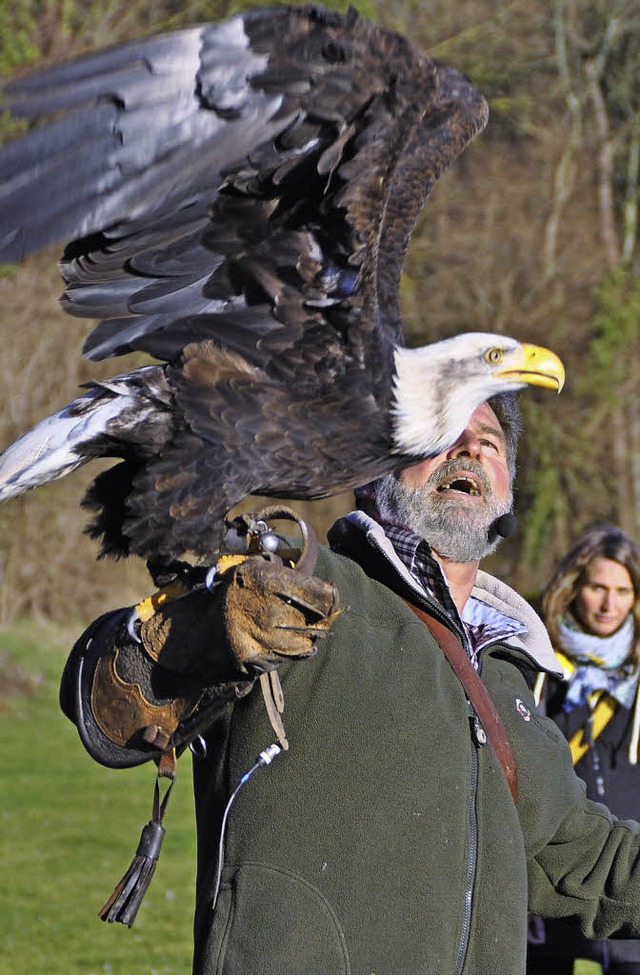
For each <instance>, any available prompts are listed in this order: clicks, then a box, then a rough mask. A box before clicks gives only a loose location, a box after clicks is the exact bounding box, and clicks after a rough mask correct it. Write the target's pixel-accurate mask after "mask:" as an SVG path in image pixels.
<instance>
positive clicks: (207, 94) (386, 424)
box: [0, 6, 487, 555]
mask: <svg viewBox="0 0 640 975" xmlns="http://www.w3.org/2000/svg"><path fill="white" fill-rule="evenodd" d="M3 94H4V96H5V97H4V105H5V106H6V107H8V108H9V109H10V111H12V112H13V113H14V114H15V115H17V116H22V117H24V118H25V119H28V120H29V121H30V126H31V127H30V130H29V131H28V132H27V134H26V135H24V136H22V137H20V138H18V139H17V140H16V141H14V142H13V143H10V144H9V145H8V146H5V147H3V148H2V150H0V228H2V231H1V232H2V234H3V236H2V237H0V260H2V261H5V262H6V261H12V260H18V259H21V258H22V257H24V256H25V255H26V254H28V253H30V252H32V251H34V250H36V249H38V248H40V247H42V246H44V245H45V244H48V243H50V242H53V241H55V240H60V241H65V242H66V248H65V252H64V255H63V264H62V267H63V274H64V277H65V280H66V284H67V290H66V293H65V296H64V303H65V306H66V308H67V310H68V311H70V312H71V313H72V314H74V315H79V316H83V317H89V318H92V319H95V318H97V319H100V320H101V321H100V324H99V325H98V326H97V327H96V328H95V329H94V331H93V332H92V333H91V335H90V336H89V338H88V340H87V343H86V346H85V352H86V354H87V355H88V356H89V357H91V358H95V359H102V358H105V357H109V356H114V355H119V354H123V353H125V352H129V351H134V350H137V351H144V352H147V353H149V354H150V355H152V356H154V357H155V358H157V359H160V360H164V362H166V363H167V364H168V365H167V366H166V367H165V375H166V379H167V383H168V389H169V390H170V397H171V406H170V408H169V411H168V415H169V422H165V421H166V420H167V416H166V415H165V416H164V418H163V423H162V432H163V436H162V442H161V444H157V443H156V442H155V440H154V438H153V436H151V434H150V436H149V442H148V443H146V442H145V443H143V442H142V441H141V434H140V430H139V429H138V428H136V431H135V442H132V441H133V439H134V438H132V437H131V435H130V434H131V430H130V429H129V428H128V427H127V426H126V423H128V422H129V421H128V420H127V421H126V422H125V421H122V422H120V421H118V422H116V420H113V419H110V420H109V425H108V427H107V428H106V429H105V432H104V437H103V438H102V439H99V438H98V440H96V438H95V437H94V438H93V441H92V442H91V444H89V443H86V442H84V441H81V442H79V443H76V444H75V447H74V451H75V453H74V456H76V455H77V454H79V453H80V454H82V455H83V456H85V457H87V458H88V457H90V456H95V455H96V454H97V453H103V454H104V453H106V452H107V450H108V452H109V453H110V455H114V454H115V455H118V451H119V450H120V452H121V454H122V456H124V457H125V462H124V464H123V465H120V466H119V467H118V468H114V469H112V471H113V472H114V473H112V472H106V473H105V474H104V475H102V476H101V477H100V478H99V479H98V481H97V483H96V486H95V488H94V490H93V492H92V494H91V497H90V499H89V500H90V504H92V505H93V506H94V507H95V508H96V509H97V510H98V512H102V513H101V514H100V513H99V514H98V518H97V528H96V531H97V532H98V533H99V534H102V535H103V536H104V538H105V539H106V548H107V549H109V547H110V545H111V548H112V549H113V550H114V551H118V550H121V551H127V550H131V551H136V552H137V553H139V554H147V555H149V554H153V553H154V552H155V553H157V552H165V553H166V552H168V553H174V552H176V551H178V550H184V549H195V550H204V549H206V548H207V546H208V544H209V542H208V539H209V538H210V537H211V532H213V531H214V529H213V528H212V527H211V526H212V525H214V524H216V523H217V522H218V521H219V519H220V515H221V513H222V511H223V510H225V509H226V508H227V507H228V505H229V504H232V503H235V502H236V501H237V500H239V499H240V497H242V496H244V494H247V493H251V492H256V491H259V492H260V493H271V494H275V495H277V496H281V497H292V496H298V497H319V496H324V495H327V494H330V493H333V492H336V491H338V490H344V489H346V488H347V487H348V486H354V485H355V484H358V483H363V482H364V481H366V480H369V479H370V478H371V477H373V476H375V475H376V474H378V473H382V472H383V470H387V469H389V466H390V465H391V464H392V462H393V461H392V458H391V456H390V450H391V432H392V417H391V415H390V409H389V407H390V403H391V397H392V392H393V389H392V387H393V374H394V362H393V356H394V347H395V346H396V345H397V344H402V342H403V337H402V328H401V324H400V317H399V297H398V291H399V279H400V273H401V268H402V263H403V259H404V255H405V251H406V247H407V244H408V241H409V238H410V235H411V232H412V229H413V226H414V223H415V219H416V217H417V215H418V213H419V211H420V209H421V207H422V205H423V204H424V202H425V200H426V198H427V196H428V194H429V192H430V190H431V188H432V186H433V184H434V182H435V181H436V179H437V178H438V176H439V175H440V174H441V173H442V172H443V170H444V169H445V168H446V167H447V166H448V165H449V164H450V163H451V161H452V160H453V159H455V157H456V156H457V155H458V154H459V153H460V152H461V151H462V149H463V148H464V146H465V145H466V144H467V142H468V141H469V140H470V139H471V137H472V136H473V135H474V134H475V133H476V132H478V131H479V130H480V129H481V128H482V127H483V125H484V124H485V122H486V118H487V107H486V103H485V101H484V99H483V98H482V97H481V96H480V95H479V94H478V93H477V92H476V91H475V89H474V88H473V87H472V86H471V84H470V83H469V82H467V81H466V80H465V79H464V78H463V77H462V76H461V75H459V74H458V73H457V72H456V71H454V70H453V69H451V68H448V67H445V66H443V65H440V64H437V63H436V62H434V61H432V60H431V59H429V58H428V57H425V56H424V55H423V54H421V53H419V52H418V51H417V50H416V49H415V48H414V47H413V46H412V45H411V44H410V43H408V41H406V40H405V39H404V38H402V37H400V36H398V35H397V34H395V33H393V32H390V31H386V30H383V29H381V28H379V27H376V26H374V25H372V24H370V23H368V22H367V21H365V20H361V19H360V18H359V17H358V16H357V14H356V13H355V12H351V13H349V14H347V15H346V16H342V15H339V14H336V13H332V12H329V11H327V10H324V9H322V8H319V7H305V8H294V7H288V6H279V7H273V8H264V9H261V10H254V11H250V12H247V13H244V14H239V15H238V16H235V17H233V18H231V19H229V20H227V21H226V22H223V23H221V24H217V25H216V24H209V25H205V26H202V27H197V28H193V29H188V30H183V31H178V32H175V33H172V34H168V35H164V36H159V37H155V38H151V39H149V40H143V41H140V42H135V43H132V44H126V45H121V46H118V47H115V48H112V49H110V50H107V51H104V52H101V53H98V54H94V55H90V56H88V57H85V58H82V59H80V60H78V61H76V62H73V63H68V64H64V65H61V66H58V67H54V68H51V69H49V70H46V71H43V72H41V73H39V74H36V75H32V76H30V77H27V78H23V79H18V80H16V81H13V82H10V83H9V84H8V85H6V86H5V88H4V91H3ZM121 378H122V377H121ZM165 412H166V411H165ZM123 416H125V414H124V413H123ZM105 444H106V446H105ZM118 444H120V445H121V446H120V447H118V446H117V445H118ZM68 449H69V446H68V445H67V444H66V443H65V450H68ZM27 480H28V477H27V476H25V481H27ZM16 486H17V481H16V479H15V478H14V483H13V487H14V488H15V487H16ZM207 526H209V527H207ZM207 532H208V533H209V535H207ZM125 536H126V537H125ZM110 539H111V540H112V543H110V541H109V540H110Z"/></svg>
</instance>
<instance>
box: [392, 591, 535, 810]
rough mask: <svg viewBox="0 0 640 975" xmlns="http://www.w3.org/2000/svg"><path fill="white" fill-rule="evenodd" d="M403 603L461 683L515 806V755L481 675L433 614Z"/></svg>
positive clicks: (456, 641) (516, 780)
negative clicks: (436, 645)
mask: <svg viewBox="0 0 640 975" xmlns="http://www.w3.org/2000/svg"><path fill="white" fill-rule="evenodd" d="M406 602H407V605H408V606H410V607H411V609H412V610H413V612H414V613H415V614H416V616H418V617H419V618H420V619H421V620H422V622H423V623H424V624H425V626H426V627H427V629H428V630H429V632H430V633H431V635H432V637H433V638H434V640H435V641H436V643H437V644H438V646H439V647H440V649H441V650H442V652H443V653H444V655H445V657H446V658H447V660H448V661H449V663H450V664H451V667H452V669H453V671H454V673H455V675H456V677H457V678H458V680H459V681H460V683H461V684H462V686H463V688H464V690H465V693H466V695H467V698H468V699H469V701H470V703H471V706H472V707H473V710H474V711H475V713H476V715H477V717H478V719H479V721H480V723H481V724H482V727H483V728H484V731H485V733H486V736H487V738H488V739H489V742H490V744H491V747H492V748H493V750H494V752H495V754H496V757H497V758H498V761H499V762H500V765H501V766H502V771H503V772H504V776H505V778H506V780H507V785H508V786H509V791H510V793H511V796H512V798H513V801H514V803H516V805H517V803H518V773H517V769H516V760H515V756H514V754H513V749H512V747H511V743H510V742H509V739H508V737H507V732H506V729H505V727H504V725H503V723H502V719H501V718H500V715H499V714H498V712H497V710H496V706H495V704H494V703H493V701H492V700H491V697H490V696H489V692H488V690H487V688H486V687H485V685H484V683H483V681H482V678H481V677H480V675H479V674H478V672H477V671H476V670H475V669H474V667H473V665H472V663H471V661H470V660H469V658H468V656H467V654H466V653H465V650H464V647H463V646H462V644H461V643H460V641H459V640H458V638H457V636H456V635H455V633H452V632H451V630H450V629H449V628H448V627H446V626H445V625H444V624H443V623H440V622H439V621H438V620H436V619H434V617H433V616H430V615H429V614H428V613H426V612H425V611H424V610H423V609H420V608H419V607H418V606H414V604H413V603H410V602H409V601H408V600H406Z"/></svg>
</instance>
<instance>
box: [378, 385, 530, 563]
mask: <svg viewBox="0 0 640 975" xmlns="http://www.w3.org/2000/svg"><path fill="white" fill-rule="evenodd" d="M378 506H379V508H380V511H381V514H382V515H383V516H385V517H388V518H391V519H395V520H398V521H400V522H401V523H402V524H404V525H406V526H407V527H408V528H411V529H412V530H413V531H415V532H416V533H417V534H419V535H422V536H423V537H424V538H426V539H427V541H428V542H429V543H430V545H431V547H432V548H433V549H434V551H435V552H437V553H438V554H439V555H441V556H443V557H444V558H447V559H450V560H452V561H456V562H474V561H478V560H479V559H481V558H483V557H484V556H485V555H488V554H489V553H490V552H492V551H493V550H494V548H495V547H496V545H497V544H498V539H497V538H496V539H491V540H489V536H488V532H489V528H490V526H491V525H492V523H493V522H494V521H495V519H496V518H498V517H499V516H500V515H503V514H506V513H507V512H508V511H510V510H511V506H512V494H511V477H510V473H509V465H508V460H507V447H506V441H505V437H504V434H503V432H502V428H501V427H500V423H499V422H498V419H497V417H496V415H495V413H494V412H493V410H492V409H491V407H490V406H489V405H488V404H487V403H483V404H482V405H481V406H479V407H478V408H477V409H476V410H475V412H474V413H473V414H472V416H471V419H470V420H469V423H468V424H467V428H466V429H465V430H464V431H463V433H462V434H461V436H460V437H459V438H458V440H457V441H456V443H455V444H453V446H452V447H450V448H449V449H448V450H446V451H444V452H443V453H442V454H439V455H438V456H437V457H430V458H429V459H428V460H425V461H422V462H421V463H419V464H414V465H413V466H412V467H407V468H405V470H403V471H401V472H400V473H399V474H398V476H397V478H396V479H394V478H386V479H384V484H383V487H382V491H381V496H380V495H379V496H378Z"/></svg>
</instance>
